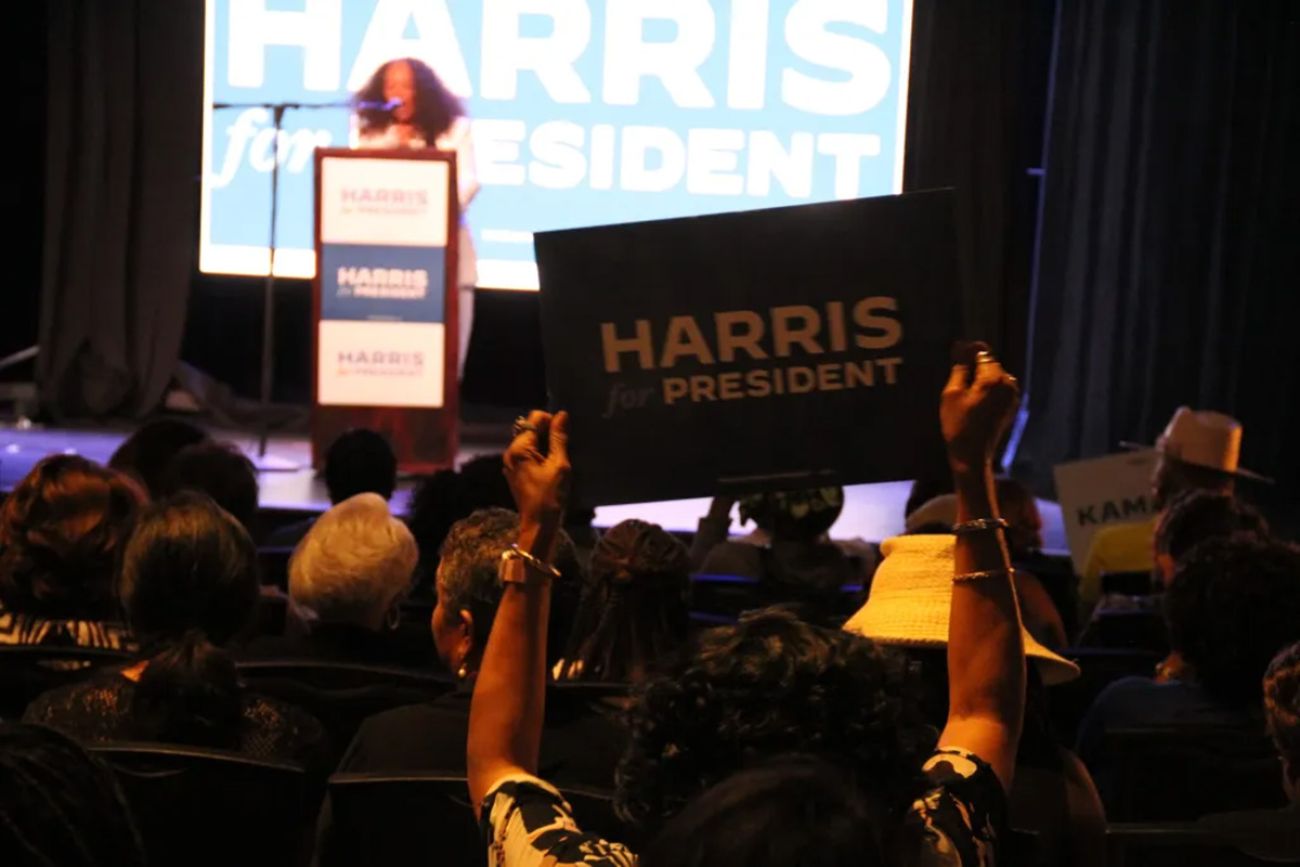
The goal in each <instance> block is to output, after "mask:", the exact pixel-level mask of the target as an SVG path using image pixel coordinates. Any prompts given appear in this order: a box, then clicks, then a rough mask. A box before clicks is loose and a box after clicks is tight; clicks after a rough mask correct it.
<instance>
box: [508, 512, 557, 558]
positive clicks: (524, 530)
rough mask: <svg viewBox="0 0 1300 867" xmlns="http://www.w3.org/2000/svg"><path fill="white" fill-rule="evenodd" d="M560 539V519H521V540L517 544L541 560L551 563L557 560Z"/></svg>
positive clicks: (555, 517)
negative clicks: (556, 551)
mask: <svg viewBox="0 0 1300 867" xmlns="http://www.w3.org/2000/svg"><path fill="white" fill-rule="evenodd" d="M559 538H560V518H559V516H558V515H556V516H554V517H553V518H536V517H522V516H521V517H520V520H519V539H518V541H517V543H516V544H518V545H519V548H520V550H522V551H526V552H528V553H529V554H531V555H533V556H534V557H536V558H537V559H539V560H542V561H544V562H547V563H551V562H552V561H553V560H554V559H555V548H556V543H557V542H558V541H559Z"/></svg>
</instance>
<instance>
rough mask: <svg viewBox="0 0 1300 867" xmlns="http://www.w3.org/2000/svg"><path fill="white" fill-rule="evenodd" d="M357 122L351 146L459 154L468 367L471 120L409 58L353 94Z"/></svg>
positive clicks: (472, 264) (473, 262) (474, 187)
mask: <svg viewBox="0 0 1300 867" xmlns="http://www.w3.org/2000/svg"><path fill="white" fill-rule="evenodd" d="M353 106H354V118H355V124H354V126H353V133H352V146H353V147H357V148H392V149H397V148H436V149H437V150H440V151H451V152H454V153H455V154H456V182H457V187H458V190H457V192H458V193H459V198H460V244H459V252H458V255H459V257H460V258H459V264H458V267H457V271H458V273H457V282H458V283H459V284H460V305H459V307H460V316H459V318H460V345H459V351H460V359H459V363H460V371H461V372H462V373H463V372H464V370H465V356H466V353H467V352H468V350H469V335H470V326H471V324H472V323H473V320H474V285H475V284H476V283H477V282H478V267H477V257H476V256H475V254H474V243H473V241H472V240H471V239H470V235H469V230H468V229H466V227H465V212H466V210H468V209H469V204H470V202H472V201H473V200H474V195H475V194H476V193H477V192H478V188H479V184H478V178H477V176H476V175H475V172H474V151H473V147H472V146H471V144H470V135H469V119H468V118H466V117H465V113H464V110H463V109H462V108H461V104H460V100H458V99H456V97H455V96H453V95H452V93H451V92H450V91H449V90H447V88H446V86H445V85H444V84H443V83H442V81H441V79H439V78H438V75H437V73H435V72H434V71H433V70H432V69H431V68H429V66H428V64H426V63H423V62H421V61H419V60H416V59H414V58H411V57H404V58H399V59H397V60H390V61H388V62H387V63H385V64H384V65H382V66H380V67H379V68H378V69H376V70H375V72H374V74H373V75H371V76H370V80H369V81H367V82H366V84H365V86H364V87H362V88H361V90H359V91H357V94H356V96H355V97H353Z"/></svg>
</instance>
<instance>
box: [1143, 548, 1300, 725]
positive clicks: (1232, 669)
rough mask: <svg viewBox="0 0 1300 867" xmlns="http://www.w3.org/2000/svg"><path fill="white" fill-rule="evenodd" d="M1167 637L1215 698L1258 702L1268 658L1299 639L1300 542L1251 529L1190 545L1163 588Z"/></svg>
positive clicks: (1238, 702) (1225, 701) (1249, 703)
mask: <svg viewBox="0 0 1300 867" xmlns="http://www.w3.org/2000/svg"><path fill="white" fill-rule="evenodd" d="M1165 619H1166V621H1167V622H1168V624H1169V643H1170V645H1171V646H1172V647H1173V649H1174V650H1177V651H1179V652H1181V653H1182V655H1183V658H1184V659H1185V660H1186V661H1187V662H1188V663H1189V664H1190V665H1191V667H1192V669H1193V670H1194V671H1195V674H1196V678H1197V680H1198V681H1199V682H1200V684H1201V686H1203V687H1204V688H1205V690H1206V691H1207V692H1208V693H1209V694H1210V696H1211V697H1212V698H1214V699H1215V700H1216V701H1219V702H1221V703H1223V704H1225V705H1228V706H1231V707H1245V706H1258V704H1259V701H1260V695H1261V684H1260V681H1261V678H1263V676H1264V671H1265V669H1267V668H1268V664H1269V661H1270V660H1271V659H1272V658H1273V656H1274V655H1275V654H1276V653H1277V652H1278V650H1280V649H1281V648H1283V647H1285V646H1286V645H1288V644H1290V643H1292V642H1293V641H1296V640H1297V639H1300V548H1297V547H1295V546H1293V545H1287V544H1284V543H1281V542H1272V541H1267V540H1262V539H1256V538H1251V537H1237V538H1229V539H1209V540H1207V541H1205V542H1202V543H1201V544H1199V545H1197V546H1196V547H1195V548H1193V549H1192V550H1191V551H1190V552H1189V553H1188V554H1187V556H1186V557H1185V558H1184V559H1183V562H1182V563H1180V564H1179V567H1178V571H1177V572H1175V573H1174V578H1173V581H1172V582H1171V583H1170V585H1169V590H1168V592H1167V593H1166V594H1165Z"/></svg>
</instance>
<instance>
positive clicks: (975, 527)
mask: <svg viewBox="0 0 1300 867" xmlns="http://www.w3.org/2000/svg"><path fill="white" fill-rule="evenodd" d="M1010 527H1011V525H1010V524H1008V523H1007V520H1006V518H976V519H975V520H973V521H963V522H961V523H960V524H953V525H952V531H953V533H955V534H956V535H958V536H964V535H966V534H968V533H983V532H984V531H986V530H1006V529H1009V528H1010Z"/></svg>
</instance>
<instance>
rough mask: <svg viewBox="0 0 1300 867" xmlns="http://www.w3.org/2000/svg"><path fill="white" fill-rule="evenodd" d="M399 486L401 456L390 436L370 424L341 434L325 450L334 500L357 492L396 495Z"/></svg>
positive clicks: (327, 482)
mask: <svg viewBox="0 0 1300 867" xmlns="http://www.w3.org/2000/svg"><path fill="white" fill-rule="evenodd" d="M396 487H397V456H396V455H395V454H393V448H392V446H390V445H389V444H388V440H386V439H384V438H383V437H382V436H381V435H379V434H377V433H375V432H374V431H372V430H368V429H366V428H353V429H352V430H349V431H346V432H345V433H343V434H341V435H340V436H339V438H338V439H336V440H334V442H333V443H332V444H331V445H330V447H329V451H328V452H326V453H325V488H326V490H328V491H329V495H330V502H331V503H336V504H337V503H341V502H343V501H344V500H346V499H348V498H349V497H354V496H356V495H357V494H378V495H379V496H380V497H382V498H383V499H385V500H388V499H390V498H392V496H393V490H394V489H395V488H396Z"/></svg>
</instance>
